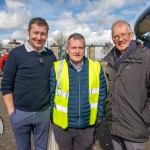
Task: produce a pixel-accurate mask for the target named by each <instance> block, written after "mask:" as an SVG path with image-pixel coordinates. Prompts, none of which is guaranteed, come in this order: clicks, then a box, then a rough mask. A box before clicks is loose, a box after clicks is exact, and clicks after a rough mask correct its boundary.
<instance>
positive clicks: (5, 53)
mask: <svg viewBox="0 0 150 150" xmlns="http://www.w3.org/2000/svg"><path fill="white" fill-rule="evenodd" d="M7 57H8V51H7V49H4V50H3V52H2V57H1V60H0V70H1V72H3V69H4V66H5V63H6V60H7Z"/></svg>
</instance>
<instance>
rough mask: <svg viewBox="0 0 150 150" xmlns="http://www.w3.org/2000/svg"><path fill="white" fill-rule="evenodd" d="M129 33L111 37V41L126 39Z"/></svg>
mask: <svg viewBox="0 0 150 150" xmlns="http://www.w3.org/2000/svg"><path fill="white" fill-rule="evenodd" d="M130 33H131V32H129V33H121V34H119V35H115V36H113V38H112V39H113V40H115V41H117V40H119V38H123V39H124V38H127V37H128V35H129V34H130Z"/></svg>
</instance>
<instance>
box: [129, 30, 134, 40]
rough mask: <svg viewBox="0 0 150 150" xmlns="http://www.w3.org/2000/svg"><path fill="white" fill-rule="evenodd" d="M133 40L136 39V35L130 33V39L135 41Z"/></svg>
mask: <svg viewBox="0 0 150 150" xmlns="http://www.w3.org/2000/svg"><path fill="white" fill-rule="evenodd" d="M133 38H134V33H133V32H131V33H130V39H131V40H133Z"/></svg>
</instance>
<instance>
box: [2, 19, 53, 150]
mask: <svg viewBox="0 0 150 150" xmlns="http://www.w3.org/2000/svg"><path fill="white" fill-rule="evenodd" d="M28 34H29V40H28V41H26V42H25V44H24V45H21V46H19V47H16V48H14V49H12V50H11V51H10V53H9V56H8V59H7V62H6V64H5V68H4V72H3V78H2V94H3V98H4V102H5V104H6V107H7V111H8V114H9V116H10V122H11V125H12V128H13V132H14V136H15V140H16V144H17V149H18V150H30V149H31V132H33V137H34V149H35V150H46V149H47V140H48V132H49V122H50V109H49V102H50V99H49V97H50V94H49V76H50V70H51V67H52V65H53V62H54V61H56V57H55V56H54V54H53V52H52V51H51V50H49V49H48V48H46V47H44V45H45V43H46V39H47V36H48V24H47V22H46V21H45V20H44V19H42V18H33V19H31V20H30V23H29V27H28Z"/></svg>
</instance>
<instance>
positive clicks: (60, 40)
mask: <svg viewBox="0 0 150 150" xmlns="http://www.w3.org/2000/svg"><path fill="white" fill-rule="evenodd" d="M54 41H55V42H56V44H57V46H58V49H59V53H58V58H59V59H63V58H64V56H65V55H66V50H65V45H66V41H67V38H66V36H65V35H64V34H63V33H62V32H58V33H57V35H56V36H55V37H54Z"/></svg>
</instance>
